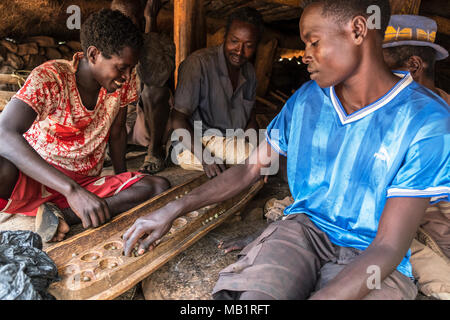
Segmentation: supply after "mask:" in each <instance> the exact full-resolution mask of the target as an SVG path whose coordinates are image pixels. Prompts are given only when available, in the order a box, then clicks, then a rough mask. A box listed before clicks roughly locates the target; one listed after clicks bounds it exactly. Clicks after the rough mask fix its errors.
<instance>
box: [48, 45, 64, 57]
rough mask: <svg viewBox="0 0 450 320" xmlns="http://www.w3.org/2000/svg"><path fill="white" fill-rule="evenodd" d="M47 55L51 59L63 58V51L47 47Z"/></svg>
mask: <svg viewBox="0 0 450 320" xmlns="http://www.w3.org/2000/svg"><path fill="white" fill-rule="evenodd" d="M45 56H46V57H47V58H48V59H49V60H55V59H61V58H62V55H61V52H59V50H58V49H56V48H50V47H48V48H45Z"/></svg>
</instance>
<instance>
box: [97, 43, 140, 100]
mask: <svg viewBox="0 0 450 320" xmlns="http://www.w3.org/2000/svg"><path fill="white" fill-rule="evenodd" d="M137 62H138V53H137V52H136V51H135V50H133V49H131V48H130V47H125V48H123V49H122V51H121V53H120V55H112V56H111V58H110V59H107V58H105V57H104V56H103V55H102V54H101V53H100V52H99V51H98V53H97V58H96V60H95V63H94V64H93V68H92V73H93V75H94V78H95V79H96V80H97V82H98V83H99V84H100V85H101V86H102V87H104V88H105V89H106V91H107V92H108V93H112V92H114V91H116V90H117V89H119V88H121V87H122V85H123V83H124V82H125V81H128V80H129V79H130V77H131V71H132V70H133V68H134V66H135V65H136V64H137Z"/></svg>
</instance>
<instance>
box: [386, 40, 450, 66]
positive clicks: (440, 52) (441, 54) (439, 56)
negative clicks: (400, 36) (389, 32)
mask: <svg viewBox="0 0 450 320" xmlns="http://www.w3.org/2000/svg"><path fill="white" fill-rule="evenodd" d="M398 46H422V47H432V48H433V49H434V50H436V61H439V60H444V59H446V58H447V57H448V51H447V50H445V48H444V47H441V46H440V45H438V44H436V43H432V42H426V41H417V40H401V41H395V42H388V43H383V48H391V47H398Z"/></svg>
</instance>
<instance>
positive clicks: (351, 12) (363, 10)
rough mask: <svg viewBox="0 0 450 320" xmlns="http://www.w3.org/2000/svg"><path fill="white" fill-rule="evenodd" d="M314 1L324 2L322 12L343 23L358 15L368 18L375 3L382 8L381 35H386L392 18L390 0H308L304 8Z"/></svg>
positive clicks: (379, 32)
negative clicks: (369, 10)
mask: <svg viewBox="0 0 450 320" xmlns="http://www.w3.org/2000/svg"><path fill="white" fill-rule="evenodd" d="M313 3H321V4H323V9H322V14H323V15H324V16H327V17H333V18H334V20H335V21H336V22H338V23H341V24H344V23H346V22H348V21H349V20H351V19H352V18H353V17H356V16H358V15H362V16H364V17H366V18H367V17H368V16H369V13H368V12H367V10H368V9H369V7H371V6H374V5H375V6H377V7H378V8H380V20H381V21H380V29H378V30H377V31H378V34H379V35H380V36H381V37H384V32H385V30H386V28H387V26H388V23H389V19H390V18H391V5H390V2H389V0H306V1H305V2H304V4H303V8H306V7H307V6H308V5H310V4H313Z"/></svg>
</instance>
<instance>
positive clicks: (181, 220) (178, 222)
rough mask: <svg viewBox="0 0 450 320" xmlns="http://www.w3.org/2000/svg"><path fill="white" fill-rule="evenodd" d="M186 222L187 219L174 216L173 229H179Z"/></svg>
mask: <svg viewBox="0 0 450 320" xmlns="http://www.w3.org/2000/svg"><path fill="white" fill-rule="evenodd" d="M186 224H187V220H186V219H185V218H176V219H175V221H174V222H173V224H172V225H173V227H174V228H175V229H180V228H182V227H184V226H185V225H186Z"/></svg>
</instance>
